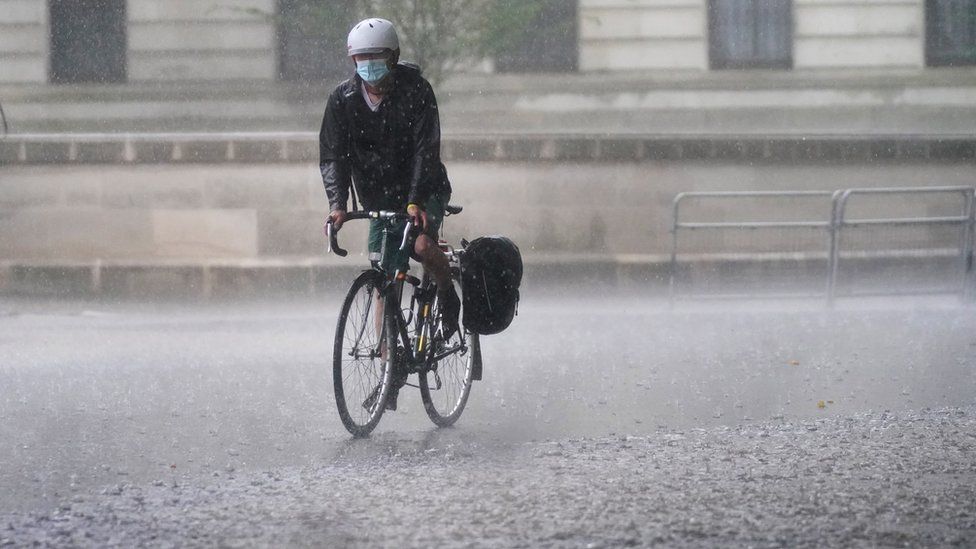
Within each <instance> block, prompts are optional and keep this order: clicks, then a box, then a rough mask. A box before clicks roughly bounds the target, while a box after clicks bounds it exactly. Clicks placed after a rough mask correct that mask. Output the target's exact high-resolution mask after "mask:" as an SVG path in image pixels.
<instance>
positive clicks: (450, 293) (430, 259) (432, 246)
mask: <svg viewBox="0 0 976 549" xmlns="http://www.w3.org/2000/svg"><path fill="white" fill-rule="evenodd" d="M449 199H450V195H445V196H432V197H431V198H430V200H428V201H427V204H426V207H427V209H426V213H427V230H426V231H425V234H422V235H420V236H419V237H418V238H417V241H416V243H415V245H414V253H415V254H416V256H417V258H418V259H419V260H420V262H421V263H422V264H423V266H424V272H427V273H430V275H431V276H432V277H433V279H434V281H435V282H436V283H437V288H438V296H437V297H438V300H439V302H440V307H439V308H440V310H441V313H442V315H443V320H444V328H445V334H444V335H445V337H450V335H451V334H452V333H453V332H454V331H456V330H457V327H458V313H459V312H460V308H461V300H460V299H459V298H458V295H457V292H456V291H455V290H454V284H452V283H451V265H450V262H449V261H448V259H447V256H446V255H445V254H444V252H443V251H442V250H441V249H440V246H438V245H437V240H438V235H439V232H440V227H441V223H442V222H443V220H444V206H445V205H446V204H447V202H448V200H449Z"/></svg>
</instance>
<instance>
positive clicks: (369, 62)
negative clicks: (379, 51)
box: [356, 59, 390, 85]
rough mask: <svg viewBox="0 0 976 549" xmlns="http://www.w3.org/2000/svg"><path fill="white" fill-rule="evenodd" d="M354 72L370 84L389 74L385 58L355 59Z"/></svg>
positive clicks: (374, 83) (376, 82)
mask: <svg viewBox="0 0 976 549" xmlns="http://www.w3.org/2000/svg"><path fill="white" fill-rule="evenodd" d="M356 74H358V75H359V77H360V78H362V79H363V81H364V82H366V83H367V84H370V85H376V84H378V83H379V82H380V81H381V80H383V79H384V78H386V75H388V74H390V68H389V67H387V66H386V59H364V60H362V61H356Z"/></svg>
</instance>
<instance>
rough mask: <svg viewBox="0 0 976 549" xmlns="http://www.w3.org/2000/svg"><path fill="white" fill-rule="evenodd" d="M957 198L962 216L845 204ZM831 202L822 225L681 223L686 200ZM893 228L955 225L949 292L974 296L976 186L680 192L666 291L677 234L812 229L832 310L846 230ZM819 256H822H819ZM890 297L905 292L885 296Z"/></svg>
mask: <svg viewBox="0 0 976 549" xmlns="http://www.w3.org/2000/svg"><path fill="white" fill-rule="evenodd" d="M899 194H900V195H933V194H950V195H951V194H957V195H959V196H960V198H961V199H962V202H961V212H960V215H955V216H928V217H878V218H856V219H849V218H848V217H847V205H848V202H849V201H850V200H851V198H852V197H854V196H862V195H863V196H882V195H883V196H891V195H899ZM693 198H694V199H721V200H726V199H756V198H762V199H792V200H796V199H811V198H812V199H825V198H829V199H830V203H829V205H830V218H829V220H825V221H735V222H727V221H722V222H687V221H682V220H681V219H682V218H681V204H682V202H684V201H686V200H688V199H693ZM868 226H877V227H894V226H958V227H959V230H960V234H959V245H958V256H957V261H958V263H959V266H960V267H959V271H960V274H959V281H960V282H959V285H958V287H955V288H953V290H952V292H953V293H959V294H960V295H961V296H962V297H963V299H964V300H970V299H972V298H973V297H974V296H976V287H974V286H976V280H973V278H974V277H973V271H974V264H973V263H974V262H973V253H974V239H976V187H965V186H952V187H894V188H851V189H841V190H838V191H834V192H831V191H782V192H780V191H733V192H684V193H679V194H678V195H676V196H675V198H674V200H673V202H672V222H671V258H670V259H671V260H670V265H669V276H668V292H669V296H670V298H671V299H672V300H673V299H674V298H675V297H676V278H677V270H678V247H679V246H678V244H679V238H678V234H679V232H680V231H681V230H760V229H803V228H805V229H813V230H822V231H824V232H825V234H826V235H827V236H828V237H829V244H828V248H827V249H826V250H825V252H826V262H827V282H826V286H825V290H824V292H823V295H824V297H826V299H827V303H828V304H830V305H832V304H833V303H834V300H835V299H836V297H837V277H838V272H839V268H840V263H841V253H840V246H841V236H842V234H843V232H844V229H845V228H853V227H868ZM821 257H822V256H821ZM888 293H889V294H894V293H904V292H888Z"/></svg>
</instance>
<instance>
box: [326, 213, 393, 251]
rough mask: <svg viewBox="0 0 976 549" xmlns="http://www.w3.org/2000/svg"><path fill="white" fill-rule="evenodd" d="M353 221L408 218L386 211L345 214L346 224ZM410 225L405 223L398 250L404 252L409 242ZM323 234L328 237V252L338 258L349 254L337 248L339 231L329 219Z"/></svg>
mask: <svg viewBox="0 0 976 549" xmlns="http://www.w3.org/2000/svg"><path fill="white" fill-rule="evenodd" d="M354 219H386V220H390V221H407V220H409V219H410V216H409V215H407V214H405V213H402V212H388V211H382V210H381V211H375V212H373V211H359V212H349V213H347V214H346V222H349V221H352V220H354ZM411 228H412V227H411V225H410V224H409V223H407V226H406V227H405V228H404V230H403V240H402V241H401V242H400V250H401V251H402V250H404V249H406V247H407V244H408V243H409V241H410V229H411ZM325 232H326V234H327V235H328V237H329V251H330V252H332V253H334V254H336V255H337V256H339V257H346V255H348V253H349V252H347V251H346V250H344V249H342V248H340V247H339V231H337V230H335V228H334V227H333V226H332V219H329V220H328V221H327V222H326V223H325Z"/></svg>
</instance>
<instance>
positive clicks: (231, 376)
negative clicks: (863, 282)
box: [0, 287, 976, 547]
mask: <svg viewBox="0 0 976 549" xmlns="http://www.w3.org/2000/svg"><path fill="white" fill-rule="evenodd" d="M340 291H341V290H340V289H339V288H336V289H335V291H334V292H333V294H329V295H325V296H318V297H316V298H313V299H308V298H306V299H303V300H300V301H299V300H280V301H267V302H253V301H252V302H224V303H197V302H152V303H147V302H135V301H121V302H120V301H106V302H102V301H57V300H52V301H44V300H38V299H15V298H9V297H8V298H2V299H3V300H2V301H0V386H2V387H4V395H3V397H0V438H2V439H3V440H5V441H6V443H5V444H4V445H3V446H0V494H2V495H0V545H2V546H6V545H10V546H26V545H38V546H65V545H70V546H99V547H116V546H118V547H121V546H139V545H154V546H214V545H220V546H269V545H274V546H295V547H307V546H388V545H393V544H398V545H404V546H412V547H421V546H432V545H436V546H445V547H482V546H500V545H502V546H519V547H521V546H553V547H561V546H573V547H579V546H589V547H610V546H628V545H630V546H653V545H667V546H715V545H729V546H760V547H763V546H784V545H789V546H811V547H812V546H851V545H881V546H891V545H911V546H947V545H961V546H968V545H972V544H973V543H976V503H974V502H976V458H974V457H973V456H976V452H974V450H976V448H974V447H976V401H974V399H973V395H974V394H976V372H974V366H976V336H974V335H973V334H976V315H973V314H972V308H971V307H963V306H960V305H958V303H957V302H956V301H955V300H941V299H937V298H887V299H867V298H865V299H856V300H854V299H852V300H845V301H842V302H840V303H839V304H838V306H837V308H836V309H835V310H833V311H830V310H827V309H825V308H824V307H823V305H822V303H821V302H820V301H809V302H806V301H802V300H798V301H790V302H780V301H775V300H767V301H734V302H723V303H700V302H693V303H683V304H679V305H678V306H677V307H676V308H674V309H669V307H668V305H667V303H666V302H665V301H661V300H659V299H657V298H655V297H653V296H652V295H641V294H639V293H635V292H633V291H610V292H607V291H606V290H605V289H603V290H601V291H599V292H597V291H595V288H588V287H575V288H552V289H550V290H549V291H542V290H541V289H540V290H539V291H535V292H532V293H528V294H526V295H525V296H523V303H522V304H521V306H520V311H519V317H517V318H516V320H515V323H514V324H513V326H512V328H510V329H509V330H508V331H506V332H505V333H503V334H500V335H497V336H491V337H488V338H485V340H484V342H483V344H482V347H483V353H484V357H485V380H484V381H481V382H477V384H476V385H475V387H474V390H473V393H472V397H471V399H470V401H469V404H468V408H467V409H466V410H465V412H464V415H463V416H462V418H461V420H460V422H459V423H458V424H457V426H456V427H454V428H451V429H436V428H434V427H433V426H432V425H431V424H430V423H429V421H428V420H427V418H426V414H425V413H424V411H423V408H422V405H421V403H420V399H419V398H412V399H411V398H409V397H410V396H411V395H409V394H406V395H404V396H406V397H407V398H403V397H401V399H400V400H401V402H400V404H401V406H400V409H399V410H398V411H397V412H395V413H392V414H388V415H386V416H384V418H383V420H382V421H381V423H380V425H379V427H378V428H377V431H376V432H375V433H374V435H373V436H372V437H370V438H369V439H366V440H353V439H351V438H350V437H349V436H348V435H347V434H346V433H345V431H344V430H343V428H342V426H341V423H340V422H339V419H338V417H337V414H336V413H335V411H334V402H333V401H332V396H331V387H330V384H329V378H330V372H329V362H330V359H329V356H330V352H329V349H330V347H331V343H330V342H331V338H332V326H333V323H334V315H335V314H336V310H337V305H338V300H339V297H340V296H339V292H340ZM414 396H415V395H414Z"/></svg>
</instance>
